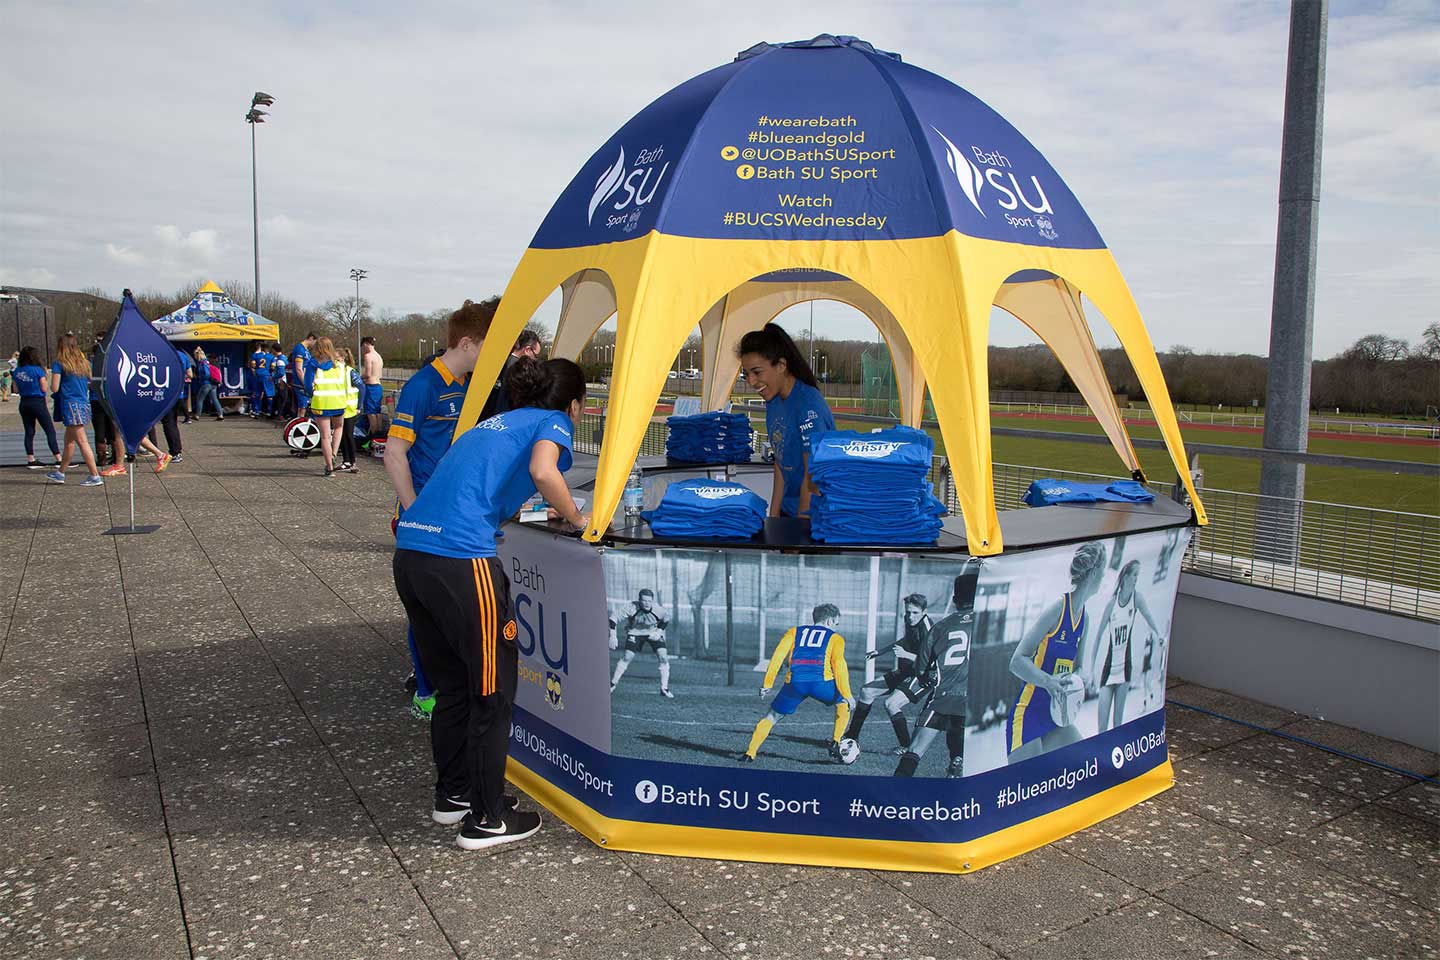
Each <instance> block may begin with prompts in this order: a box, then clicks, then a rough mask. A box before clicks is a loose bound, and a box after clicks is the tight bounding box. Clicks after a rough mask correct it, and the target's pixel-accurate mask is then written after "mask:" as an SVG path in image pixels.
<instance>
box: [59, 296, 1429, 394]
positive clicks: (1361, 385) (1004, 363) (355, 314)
mask: <svg viewBox="0 0 1440 960" xmlns="http://www.w3.org/2000/svg"><path fill="white" fill-rule="evenodd" d="M196 287H198V284H197V285H196ZM196 287H184V288H181V289H179V290H176V291H174V292H172V293H162V292H159V291H155V290H147V291H145V292H143V293H140V294H137V295H136V297H135V302H136V304H137V305H138V306H139V307H140V311H141V313H143V314H144V315H145V317H146V318H148V319H152V320H153V319H155V318H157V317H160V316H163V315H164V314H167V313H170V312H172V311H174V310H177V309H179V308H180V307H183V306H184V305H185V304H187V303H189V302H190V299H191V298H192V297H193V296H194V295H195V289H196ZM224 289H225V291H226V292H227V293H228V294H229V295H230V296H231V297H232V298H233V299H234V300H235V301H236V302H237V303H240V304H241V305H243V306H246V307H251V308H253V306H254V303H253V301H254V293H253V287H252V286H251V285H249V284H248V283H246V282H244V281H237V282H234V283H231V284H229V285H228V286H225V287H224ZM75 296H77V297H78V296H81V295H75ZM84 297H86V298H87V301H86V302H84V303H82V302H81V301H79V300H77V301H76V303H75V304H74V305H69V304H67V305H66V306H65V309H64V312H65V316H64V317H63V318H62V317H60V316H59V310H58V308H57V317H56V322H57V326H58V327H60V328H61V329H73V330H76V331H77V332H89V331H90V330H93V329H103V328H104V327H105V326H106V325H107V324H108V323H109V321H110V319H111V318H113V316H114V312H113V309H109V310H107V309H104V308H103V307H101V306H98V305H95V304H91V303H89V302H88V299H93V300H96V301H106V302H109V303H114V298H113V297H112V296H110V295H108V294H106V293H105V292H104V291H100V290H87V291H85V292H84ZM452 309H453V308H449V307H447V308H442V309H439V310H432V311H430V312H429V313H407V314H403V315H402V314H398V313H395V312H394V311H390V310H386V309H384V308H381V309H379V310H375V309H374V308H373V307H372V305H371V304H370V302H369V301H367V300H365V299H364V298H363V297H362V298H360V299H359V300H358V301H357V300H356V298H354V297H339V298H337V299H334V300H330V301H328V302H326V303H324V304H322V305H321V306H319V307H306V306H303V305H301V304H299V303H297V302H296V301H294V300H291V299H289V298H288V297H285V296H284V295H282V294H280V293H276V292H268V293H265V294H264V303H263V305H262V309H261V311H260V312H261V314H262V315H263V316H264V317H265V318H266V319H267V320H270V321H272V322H274V323H277V324H278V325H279V327H280V340H281V343H282V344H283V345H286V346H288V345H289V344H291V343H294V342H295V341H297V340H299V339H300V338H301V337H303V336H304V335H305V334H306V333H307V332H308V331H310V330H314V331H316V332H318V333H321V334H324V335H326V336H330V337H332V338H335V339H337V341H339V342H341V343H347V344H348V343H353V342H354V340H355V333H356V329H355V328H356V324H357V323H358V324H359V325H360V329H361V332H362V333H364V334H367V335H371V336H374V337H375V338H376V345H377V347H378V348H379V349H380V352H381V354H382V355H383V356H384V357H385V358H386V362H387V363H394V364H397V365H400V366H404V365H405V364H406V363H407V362H418V360H419V359H420V358H422V357H424V356H428V355H429V354H430V353H432V352H434V351H435V349H436V348H437V346H440V344H441V341H442V340H443V339H444V336H445V322H446V320H447V319H448V318H449V316H450V312H451V310H452ZM530 327H531V328H532V329H535V330H536V332H538V333H540V335H541V337H542V339H544V340H545V341H546V342H547V343H548V342H549V337H550V331H549V330H548V329H546V328H545V327H544V326H543V325H541V324H538V323H536V322H534V321H532V322H531V324H530ZM614 340H615V335H614V333H613V331H608V330H602V331H601V332H600V333H599V334H597V335H596V337H595V339H594V340H593V341H592V342H591V343H590V345H588V346H587V347H586V348H585V350H584V351H582V353H581V355H580V357H579V358H578V359H579V361H580V364H581V366H582V367H583V368H584V369H585V371H586V373H587V375H589V376H591V377H592V378H595V379H599V378H600V377H602V376H604V375H605V374H606V373H607V372H608V367H609V363H610V357H611V356H613V344H614ZM796 341H797V344H798V346H799V347H800V349H801V351H802V352H803V353H805V355H806V356H807V357H808V358H810V360H811V365H812V366H813V367H814V368H815V372H816V374H817V375H818V376H822V377H823V378H824V379H826V380H827V381H829V382H832V383H853V384H856V385H857V386H858V385H859V384H860V383H861V381H862V380H863V373H864V369H865V359H864V358H865V356H866V355H867V354H869V355H870V358H871V361H872V370H873V369H874V364H875V362H876V361H885V362H888V351H886V348H885V346H884V344H883V343H881V344H877V343H875V342H874V341H867V340H839V339H830V338H824V337H816V338H815V339H814V342H813V343H811V342H810V340H809V338H808V334H807V332H806V331H803V330H802V331H799V333H798V335H797V337H796ZM607 348H608V349H609V355H607ZM700 355H701V354H700V339H699V336H698V335H697V334H692V335H691V336H690V338H689V339H688V340H687V341H686V343H685V345H684V346H683V347H682V348H681V350H680V354H679V356H678V357H677V364H676V365H677V366H678V367H680V368H684V367H689V366H699V365H700ZM1158 357H1159V360H1160V369H1161V371H1162V372H1163V373H1164V375H1165V382H1166V385H1167V386H1168V387H1169V390H1170V397H1171V400H1172V401H1173V402H1174V403H1176V404H1177V405H1193V406H1208V407H1215V406H1220V405H1223V406H1225V407H1251V406H1254V405H1259V406H1263V405H1264V403H1265V384H1266V367H1267V361H1266V358H1265V357H1261V356H1256V355H1254V354H1221V353H1197V352H1196V351H1194V350H1191V349H1190V348H1189V347H1185V346H1176V347H1173V348H1171V349H1170V350H1167V351H1164V352H1162V353H1160V354H1158ZM1100 359H1101V362H1102V364H1103V365H1104V368H1105V374H1106V376H1107V377H1108V378H1109V380H1110V386H1111V389H1112V390H1113V391H1114V392H1115V393H1116V394H1119V395H1123V396H1125V397H1127V398H1128V399H1130V400H1133V401H1143V400H1144V399H1145V391H1144V389H1143V388H1142V387H1141V386H1140V382H1139V379H1138V378H1137V377H1136V376H1135V371H1134V368H1133V367H1132V366H1131V365H1130V360H1129V358H1128V357H1127V356H1126V355H1125V352H1124V351H1123V350H1121V349H1119V348H1110V349H1104V350H1101V351H1100ZM989 367H990V387H991V389H992V390H1019V391H1034V392H1042V393H1073V392H1075V384H1074V382H1073V381H1071V379H1070V377H1069V375H1067V374H1066V373H1065V370H1064V368H1063V367H1061V366H1060V362H1059V361H1058V360H1057V359H1056V358H1055V355H1054V354H1053V353H1051V352H1050V349H1049V348H1048V347H1046V346H1045V345H1043V344H1030V345H1027V346H1021V347H991V348H990V351H989ZM1310 405H1311V407H1312V408H1313V409H1315V410H1317V411H1321V412H1324V411H1333V410H1335V409H1336V408H1339V409H1340V410H1341V411H1344V412H1347V413H1366V414H1397V415H1402V416H1406V415H1408V416H1423V415H1425V414H1426V413H1427V411H1430V412H1431V413H1432V415H1433V408H1437V407H1440V323H1431V324H1430V325H1429V326H1427V327H1426V328H1425V330H1424V332H1423V333H1422V334H1421V337H1420V339H1419V340H1418V341H1417V342H1415V343H1413V344H1412V343H1409V342H1407V341H1405V340H1402V339H1398V338H1395V337H1388V336H1385V335H1383V334H1368V335H1366V336H1362V337H1360V338H1359V339H1358V340H1356V341H1355V342H1354V343H1353V344H1352V345H1351V346H1349V347H1347V348H1346V349H1345V350H1342V351H1341V352H1340V353H1339V354H1337V355H1335V356H1334V357H1330V358H1328V359H1324V360H1316V361H1315V362H1314V364H1313V366H1312V369H1311V384H1310Z"/></svg>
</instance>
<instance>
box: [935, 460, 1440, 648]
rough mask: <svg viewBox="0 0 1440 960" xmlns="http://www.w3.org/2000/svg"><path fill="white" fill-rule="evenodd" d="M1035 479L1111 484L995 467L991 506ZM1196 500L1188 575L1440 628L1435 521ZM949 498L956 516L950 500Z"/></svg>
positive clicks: (1339, 508)
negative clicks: (1202, 514)
mask: <svg viewBox="0 0 1440 960" xmlns="http://www.w3.org/2000/svg"><path fill="white" fill-rule="evenodd" d="M937 459H938V458H937ZM1042 477H1054V478H1056V479H1060V480H1107V479H1114V478H1111V477H1103V476H1097V475H1095V474H1087V473H1076V472H1074V471H1066V470H1051V469H1048V468H1045V467H1030V466H1018V465H1015V464H1003V463H997V464H995V470H994V478H995V502H996V505H997V506H999V507H1000V508H1001V509H1005V508H1007V507H1016V506H1020V505H1021V502H1020V498H1021V497H1022V496H1024V494H1025V491H1026V489H1027V488H1028V487H1029V486H1030V483H1031V482H1032V481H1034V480H1038V479H1040V478H1042ZM1150 487H1151V489H1152V490H1154V491H1155V494H1156V496H1170V495H1171V493H1172V490H1171V489H1170V487H1169V486H1168V485H1166V484H1160V483H1151V484H1150ZM937 489H945V488H944V487H943V486H939V485H937ZM1201 497H1202V498H1203V499H1204V501H1205V509H1206V512H1207V513H1208V514H1209V517H1210V523H1209V524H1208V525H1207V526H1204V527H1197V528H1196V530H1195V539H1194V542H1193V544H1192V545H1191V548H1190V550H1189V552H1188V553H1187V554H1186V555H1185V562H1184V569H1185V570H1186V571H1187V572H1189V573H1198V574H1202V575H1204V576H1207V577H1216V578H1218V579H1221V580H1233V581H1236V582H1239V583H1248V584H1251V585H1252V586H1257V587H1264V588H1266V589H1269V590H1281V591H1284V592H1286V593H1294V594H1300V595H1303V596H1309V597H1318V598H1321V599H1325V600H1336V601H1339V602H1341V603H1349V604H1354V605H1356V606H1362V607H1370V608H1373V609H1377V610H1384V611H1387V612H1390V613H1396V614H1400V615H1402V616H1407V617H1417V618H1419V619H1422V620H1432V621H1440V516H1434V515H1432V514H1423V513H1405V512H1403V511H1399V510H1377V509H1374V508H1371V507H1356V506H1350V505H1347V504H1339V503H1325V502H1323V501H1318V500H1286V499H1283V498H1279V497H1265V496H1261V495H1260V494H1256V493H1242V492H1239V491H1235V490H1213V489H1207V490H1203V491H1201ZM947 499H949V500H950V501H951V502H950V503H949V506H950V508H951V509H952V510H957V509H959V504H958V503H956V502H954V497H953V494H952V495H950V496H949V497H948V498H947Z"/></svg>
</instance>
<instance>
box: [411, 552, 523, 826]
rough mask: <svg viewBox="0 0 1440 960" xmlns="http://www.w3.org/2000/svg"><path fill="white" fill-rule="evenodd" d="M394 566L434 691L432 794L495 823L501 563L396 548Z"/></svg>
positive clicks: (503, 698) (509, 688)
mask: <svg viewBox="0 0 1440 960" xmlns="http://www.w3.org/2000/svg"><path fill="white" fill-rule="evenodd" d="M394 570H395V588H396V590H398V591H399V593H400V601H401V602H402V603H403V604H405V612H406V613H407V614H408V615H409V617H410V626H411V628H412V629H413V630H414V631H415V645H416V647H417V648H418V649H419V651H420V663H421V666H422V667H424V669H425V676H426V677H427V678H428V679H429V681H430V683H431V685H432V686H434V688H435V710H434V712H433V713H432V714H431V716H430V747H431V750H432V752H433V753H434V757H435V768H436V779H435V789H436V792H437V793H442V794H444V795H445V796H449V797H464V796H468V797H469V798H470V809H471V811H472V812H473V813H474V815H475V818H476V819H477V820H482V821H486V820H488V821H489V822H491V823H498V822H499V820H500V817H501V815H502V814H503V813H504V808H503V806H502V802H503V798H504V794H505V761H506V758H507V757H508V756H509V753H510V711H511V708H512V707H513V705H514V703H515V684H516V653H515V619H514V613H513V609H512V607H511V604H510V581H509V579H508V578H507V577H506V576H505V568H504V567H503V566H502V565H501V563H500V561H499V560H497V559H495V558H494V557H488V558H481V559H478V560H457V559H454V558H452V557H440V556H436V555H434V554H430V553H419V552H417V551H414V550H397V551H395V562H394Z"/></svg>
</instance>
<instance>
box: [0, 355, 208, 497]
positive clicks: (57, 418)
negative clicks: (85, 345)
mask: <svg viewBox="0 0 1440 960" xmlns="http://www.w3.org/2000/svg"><path fill="white" fill-rule="evenodd" d="M14 361H15V367H14V369H13V370H12V371H11V374H10V376H11V381H12V383H13V385H14V389H15V392H16V393H17V394H19V397H20V421H21V424H22V425H23V427H24V431H25V461H26V465H27V466H29V467H30V468H32V469H43V468H45V467H49V468H50V470H49V472H47V473H46V474H45V479H46V480H48V481H50V482H51V483H64V482H65V471H66V470H67V469H69V466H70V461H71V458H72V457H74V455H75V453H76V451H77V450H78V451H79V453H80V459H81V460H82V461H83V462H84V464H85V467H86V469H87V470H88V471H89V472H88V473H87V474H86V477H85V479H84V480H83V481H81V483H80V485H81V486H82V487H98V486H100V485H102V484H103V483H104V482H105V481H104V478H105V477H114V476H124V475H125V473H126V472H127V470H128V468H127V466H126V462H127V460H130V461H133V459H134V458H133V457H129V456H127V455H126V452H125V440H124V438H123V437H122V436H120V432H119V429H118V428H117V426H116V423H115V419H114V417H112V416H111V414H110V408H109V406H108V405H107V404H106V403H105V399H104V395H103V392H102V389H101V384H102V382H103V379H104V376H105V349H104V343H103V340H102V338H101V337H99V336H97V337H96V338H95V343H94V345H93V346H92V347H91V349H90V353H89V354H88V355H87V354H86V353H85V351H84V350H83V349H81V347H80V342H79V340H78V339H77V338H76V336H75V335H74V334H73V333H67V334H64V335H62V336H61V337H60V338H59V340H58V341H57V342H56V344H55V362H54V363H53V364H51V366H50V369H49V370H48V371H47V370H46V369H45V367H44V365H43V361H42V360H41V357H40V352H39V350H37V349H36V348H35V347H33V346H26V347H23V348H22V349H21V350H19V351H18V352H17V353H16V355H15V357H14ZM47 399H48V401H49V402H48V403H47ZM56 422H59V423H60V424H61V425H63V427H64V430H65V437H64V446H63V449H62V447H61V444H60V443H59V442H57V440H56V437H55V424H56ZM163 425H164V429H165V440H166V445H167V446H168V447H169V452H161V450H160V448H159V447H158V446H156V443H155V437H154V431H153V430H152V431H151V436H149V437H143V438H141V440H140V443H139V445H138V447H137V452H139V451H144V452H146V453H148V454H150V455H151V456H153V457H154V458H155V472H156V473H163V472H164V471H165V469H166V468H167V467H169V466H170V464H171V463H174V462H175V461H177V460H180V459H181V452H180V431H179V430H178V429H177V428H176V427H175V410H173V409H172V410H171V411H169V412H168V413H167V414H166V416H165V419H164V421H163ZM86 427H93V429H94V433H95V444H94V446H93V447H92V446H91V444H90V438H89V435H88V432H87V430H86ZM37 431H41V432H43V433H44V434H45V440H46V442H47V444H48V446H49V448H50V454H51V457H52V458H53V459H52V460H50V461H41V460H40V459H38V458H37V457H36V456H35V435H36V432H37Z"/></svg>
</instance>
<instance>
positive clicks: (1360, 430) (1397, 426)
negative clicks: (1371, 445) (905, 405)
mask: <svg viewBox="0 0 1440 960" xmlns="http://www.w3.org/2000/svg"><path fill="white" fill-rule="evenodd" d="M990 412H991V413H1001V414H1004V413H1010V414H1026V415H1029V416H1044V417H1083V418H1085V419H1087V420H1093V419H1094V414H1093V413H1091V411H1090V408H1089V407H1087V406H1083V405H1080V406H1074V405H1070V404H1054V403H998V402H992V403H991V404H990ZM1120 416H1121V418H1122V419H1123V420H1125V421H1126V422H1127V423H1150V424H1153V423H1154V422H1155V413H1154V411H1152V410H1151V409H1150V408H1149V407H1122V408H1121V410H1120ZM1175 417H1176V419H1178V420H1179V421H1180V422H1181V423H1197V424H1210V425H1213V426H1226V427H1244V428H1248V429H1255V430H1263V429H1264V427H1265V415H1264V414H1257V413H1231V412H1228V411H1224V410H1176V411H1175ZM1310 430H1311V432H1312V433H1343V434H1345V435H1346V436H1353V437H1404V438H1407V439H1411V440H1436V439H1440V424H1437V423H1433V422H1432V423H1423V422H1413V423H1399V422H1392V421H1380V420H1351V419H1348V418H1343V417H1339V418H1332V417H1311V418H1310Z"/></svg>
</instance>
